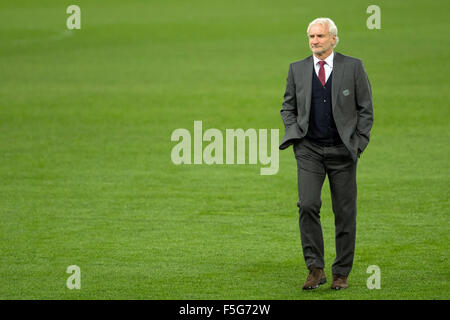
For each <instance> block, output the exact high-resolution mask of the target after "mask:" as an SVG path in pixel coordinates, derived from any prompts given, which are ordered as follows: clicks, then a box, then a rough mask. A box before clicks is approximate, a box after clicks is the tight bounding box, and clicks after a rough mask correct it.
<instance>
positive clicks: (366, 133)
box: [355, 60, 373, 154]
mask: <svg viewBox="0 0 450 320" xmlns="http://www.w3.org/2000/svg"><path fill="white" fill-rule="evenodd" d="M355 78H356V108H357V111H358V122H357V125H356V134H357V136H358V138H359V142H358V154H359V153H361V152H363V151H364V149H365V148H366V147H367V144H368V143H369V139H370V129H371V128H372V124H373V106H372V89H371V86H370V82H369V78H368V77H367V74H366V71H365V70H364V65H363V63H362V61H361V60H359V61H358V64H357V68H356V75H355Z"/></svg>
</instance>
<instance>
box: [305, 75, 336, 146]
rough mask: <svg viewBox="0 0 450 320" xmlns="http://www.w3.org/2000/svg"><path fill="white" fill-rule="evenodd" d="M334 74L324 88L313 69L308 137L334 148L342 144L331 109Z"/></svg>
mask: <svg viewBox="0 0 450 320" xmlns="http://www.w3.org/2000/svg"><path fill="white" fill-rule="evenodd" d="M332 81H333V72H331V74H330V76H329V77H328V81H327V82H326V83H325V86H322V83H321V82H320V80H319V78H318V77H317V75H316V71H315V69H314V68H313V77H312V92H311V111H310V114H309V126H308V132H307V134H306V137H307V138H308V139H310V140H312V141H313V142H315V143H317V144H320V145H323V146H333V145H338V144H341V143H342V140H341V138H340V136H339V132H338V131H337V128H336V123H335V122H334V118H333V111H332V107H331V83H332Z"/></svg>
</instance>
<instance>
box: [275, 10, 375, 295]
mask: <svg viewBox="0 0 450 320" xmlns="http://www.w3.org/2000/svg"><path fill="white" fill-rule="evenodd" d="M307 34H308V37H309V46H310V48H311V50H312V52H313V55H312V56H309V57H308V58H306V59H303V60H300V61H297V62H294V63H291V64H290V66H289V73H288V77H287V84H286V92H285V94H284V102H283V108H282V109H281V117H282V119H283V123H284V126H285V136H284V137H283V139H282V141H281V144H280V150H283V149H286V148H287V147H289V146H290V145H293V149H294V154H295V158H296V160H297V175H298V197H299V201H298V203H297V205H298V207H299V225H300V235H301V243H302V249H303V256H304V259H305V262H306V266H307V268H308V269H309V275H308V278H307V280H306V282H305V284H304V285H303V289H305V290H307V289H315V288H317V287H319V285H321V284H323V283H325V282H326V276H325V272H324V267H325V261H324V244H323V236H322V228H321V224H320V207H321V204H322V202H321V192H322V186H323V183H324V180H325V176H327V175H328V180H329V183H330V191H331V200H332V207H333V212H334V217H335V231H336V232H335V237H336V239H335V241H336V259H335V261H334V263H333V265H332V275H333V281H332V284H331V288H332V289H336V290H338V289H344V288H347V287H348V281H347V277H348V275H349V273H350V271H351V269H352V266H353V257H354V251H355V237H356V166H357V162H358V158H359V156H360V154H361V153H362V152H363V151H364V149H365V148H366V146H367V144H368V143H369V136H370V130H371V128H372V123H373V108H372V92H371V87H370V83H369V79H368V77H367V75H366V72H365V70H364V66H363V64H362V62H361V60H359V59H356V58H352V57H349V56H345V55H343V54H340V53H337V52H334V50H333V49H334V47H335V46H336V44H337V42H338V37H337V28H336V25H335V24H334V22H333V21H332V20H331V19H329V18H317V19H315V20H314V21H312V22H311V23H310V25H309V26H308V29H307Z"/></svg>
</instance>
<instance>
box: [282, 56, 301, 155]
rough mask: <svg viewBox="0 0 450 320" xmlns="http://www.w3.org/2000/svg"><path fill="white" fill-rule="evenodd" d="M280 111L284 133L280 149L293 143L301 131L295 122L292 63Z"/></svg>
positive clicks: (295, 107) (295, 110) (295, 103)
mask: <svg viewBox="0 0 450 320" xmlns="http://www.w3.org/2000/svg"><path fill="white" fill-rule="evenodd" d="M282 106H283V107H282V109H281V111H280V113H281V118H282V119H283V123H284V130H285V134H284V137H283V139H282V140H281V144H280V150H283V149H286V148H287V147H289V146H290V145H291V144H293V143H294V140H295V139H300V137H301V133H300V130H299V127H298V124H297V99H296V97H295V82H294V74H293V70H292V64H291V65H290V66H289V73H288V76H287V79H286V91H285V93H284V101H283V104H282Z"/></svg>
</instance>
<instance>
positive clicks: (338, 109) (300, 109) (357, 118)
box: [280, 52, 373, 161]
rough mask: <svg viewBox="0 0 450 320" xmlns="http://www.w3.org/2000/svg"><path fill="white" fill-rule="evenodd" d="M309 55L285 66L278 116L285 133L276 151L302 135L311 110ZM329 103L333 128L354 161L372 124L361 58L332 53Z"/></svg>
mask: <svg viewBox="0 0 450 320" xmlns="http://www.w3.org/2000/svg"><path fill="white" fill-rule="evenodd" d="M313 63H314V62H313V57H312V55H311V56H309V57H308V58H306V59H303V60H300V61H297V62H293V63H291V64H290V66H289V73H288V77H287V84H286V92H285V93H284V101H283V108H282V109H281V118H282V119H283V123H284V127H285V135H284V137H283V139H282V140H281V144H280V150H283V149H286V148H287V147H289V146H290V145H291V144H293V143H295V142H296V141H298V140H300V139H302V138H303V137H305V135H306V133H307V131H308V124H309V113H310V110H311V90H312V73H313ZM331 76H332V77H333V79H332V80H333V81H332V85H331V105H332V110H333V117H334V121H335V123H336V127H337V130H338V132H339V135H340V137H341V139H342V142H343V143H344V144H345V146H346V147H347V149H348V150H349V151H350V153H351V154H352V157H353V160H355V161H356V160H357V158H358V157H359V154H360V153H361V152H363V151H364V149H365V148H366V146H367V144H368V143H369V137H370V129H371V128H372V123H373V107H372V90H371V87H370V82H369V78H368V77H367V74H366V71H365V70H364V66H363V63H362V61H361V60H359V59H356V58H352V57H349V56H345V55H343V54H340V53H337V52H335V55H334V60H333V72H332V73H331Z"/></svg>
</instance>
